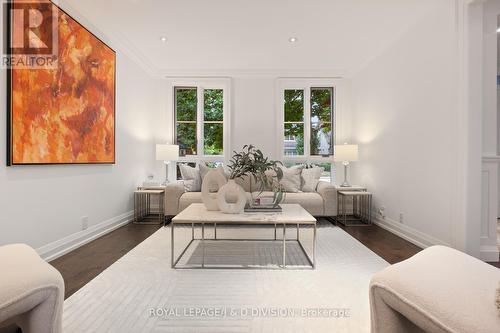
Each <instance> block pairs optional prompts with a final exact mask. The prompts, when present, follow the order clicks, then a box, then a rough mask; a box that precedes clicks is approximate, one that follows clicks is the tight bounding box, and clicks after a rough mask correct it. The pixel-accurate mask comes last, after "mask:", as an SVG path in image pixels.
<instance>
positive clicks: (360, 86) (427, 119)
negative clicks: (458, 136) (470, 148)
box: [352, 1, 457, 246]
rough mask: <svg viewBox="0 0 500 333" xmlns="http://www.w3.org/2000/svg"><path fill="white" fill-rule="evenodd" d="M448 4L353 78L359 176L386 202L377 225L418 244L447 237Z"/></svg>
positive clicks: (451, 17)
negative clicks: (358, 146) (401, 216)
mask: <svg viewBox="0 0 500 333" xmlns="http://www.w3.org/2000/svg"><path fill="white" fill-rule="evenodd" d="M453 4H454V1H441V4H440V5H439V6H436V8H435V10H433V11H432V12H429V13H428V14H427V15H426V16H425V18H424V19H422V20H421V21H419V22H418V23H417V24H415V25H414V26H413V27H411V28H410V29H408V30H407V31H406V32H405V33H404V34H403V35H402V36H401V38H400V39H399V40H397V41H395V42H394V43H393V44H392V45H391V46H390V47H389V48H387V49H386V50H385V52H383V53H382V54H380V55H379V56H378V57H376V58H375V59H373V60H372V61H371V62H370V63H369V64H367V66H366V67H364V68H363V69H362V70H361V71H359V72H358V73H357V74H356V75H354V76H353V82H352V84H353V88H352V91H353V108H354V115H353V117H354V119H353V127H354V137H355V138H356V141H358V143H359V144H360V162H359V163H358V165H359V168H358V173H357V175H358V177H357V178H358V182H360V183H362V184H365V185H367V186H368V188H370V189H371V190H372V191H373V192H374V209H375V210H378V209H379V208H380V207H382V206H383V207H385V216H386V217H385V219H382V218H381V217H380V219H379V220H378V223H380V224H381V225H382V226H384V227H386V228H388V229H390V230H392V231H394V232H396V233H398V234H400V235H402V236H404V237H406V238H408V239H411V240H412V241H414V242H415V243H417V244H419V245H421V246H427V245H430V244H452V242H453V239H452V238H453V237H452V227H453V226H452V225H453V223H454V222H453V220H452V216H453V214H452V210H453V209H455V207H452V200H451V198H452V195H453V192H452V188H453V179H452V175H453V172H452V170H453V169H454V168H455V166H454V164H453V160H454V156H453V154H452V147H453V133H454V130H453V128H452V126H453V119H454V118H456V114H455V112H456V110H455V108H454V105H453V101H454V100H456V99H457V95H456V90H455V89H456V76H455V69H456V65H455V64H456V62H455V59H456V57H457V51H456V44H455V43H456V42H455V41H456V35H455V30H454V28H455V9H454V7H453ZM401 213H402V214H403V218H402V223H401V222H400V214H401Z"/></svg>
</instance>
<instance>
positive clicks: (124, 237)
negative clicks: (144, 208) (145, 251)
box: [50, 223, 160, 298]
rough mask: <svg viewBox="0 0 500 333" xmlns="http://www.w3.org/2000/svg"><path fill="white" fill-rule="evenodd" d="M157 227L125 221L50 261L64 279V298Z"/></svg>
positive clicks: (157, 227)
mask: <svg viewBox="0 0 500 333" xmlns="http://www.w3.org/2000/svg"><path fill="white" fill-rule="evenodd" d="M159 228H160V226H155V225H137V224H133V223H130V224H127V225H125V226H123V227H121V228H119V229H116V230H114V231H112V232H110V233H109V234H106V235H104V236H102V237H101V238H98V239H96V240H94V241H92V242H90V243H87V244H85V245H83V246H82V247H79V248H78V249H76V250H74V251H72V252H69V253H67V254H65V255H63V256H62V257H59V258H57V259H55V260H53V261H51V262H50V264H51V265H52V266H54V267H55V268H56V269H57V270H58V271H59V272H61V274H62V276H63V278H64V284H65V298H68V297H69V296H71V295H72V294H73V293H75V292H76V291H77V290H78V289H80V288H81V287H83V286H84V285H86V284H87V283H88V282H89V281H90V280H92V279H93V278H95V277H96V276H97V275H99V273H101V272H102V271H104V270H105V269H106V268H108V267H109V266H111V264H113V263H114V262H115V261H117V260H118V259H120V258H121V257H122V256H124V255H125V254H126V253H127V252H129V251H130V250H132V249H133V248H134V247H135V246H136V245H138V244H139V243H141V242H142V241H143V240H145V239H146V238H148V237H149V236H151V235H152V234H153V233H154V232H155V231H156V230H158V229H159Z"/></svg>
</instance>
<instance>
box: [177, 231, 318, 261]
mask: <svg viewBox="0 0 500 333" xmlns="http://www.w3.org/2000/svg"><path fill="white" fill-rule="evenodd" d="M197 224H201V238H195V235H194V229H195V228H194V225H195V224H194V223H191V240H190V241H189V243H188V244H187V246H186V247H185V248H184V249H183V250H182V252H181V254H180V255H179V256H178V257H177V258H176V257H175V254H174V242H175V223H171V224H170V227H171V267H172V268H175V269H315V267H316V223H314V224H313V226H314V231H313V242H312V248H313V249H312V250H313V251H312V257H309V255H308V254H307V251H306V250H305V248H304V246H303V244H302V242H301V241H300V226H301V224H300V223H297V224H296V225H297V239H287V238H286V227H287V225H290V223H283V224H279V226H280V227H281V226H282V227H283V238H282V239H277V226H278V225H277V224H274V239H249V238H245V239H242V238H236V239H234V238H217V224H224V225H235V223H229V222H227V223H221V222H217V223H215V222H206V223H197ZM205 224H207V225H213V226H214V238H212V239H207V238H206V237H205ZM238 225H239V224H238ZM242 225H247V224H246V223H245V224H242ZM250 225H255V224H250ZM259 225H260V224H259ZM269 225H273V223H269ZM302 225H310V224H302ZM194 241H200V244H201V246H202V249H203V255H202V263H201V265H182V266H181V265H179V261H180V260H181V258H182V257H183V256H184V254H185V253H186V251H187V250H188V249H189V247H190V246H191V244H193V242H194ZM206 241H243V242H248V241H259V242H262V241H267V242H276V241H282V243H283V251H282V254H283V260H282V263H281V265H280V266H279V267H273V266H250V267H248V266H237V267H235V266H216V265H205V242H206ZM287 242H297V243H298V244H299V246H300V249H301V250H302V252H303V253H304V255H305V257H306V258H307V261H308V263H309V266H295V265H293V266H290V265H287V264H286V243H287Z"/></svg>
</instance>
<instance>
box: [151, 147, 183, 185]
mask: <svg viewBox="0 0 500 333" xmlns="http://www.w3.org/2000/svg"><path fill="white" fill-rule="evenodd" d="M156 160H157V161H163V162H164V163H165V175H166V177H165V185H166V184H167V183H168V166H169V164H170V162H174V161H177V160H179V146H178V145H169V144H157V145H156Z"/></svg>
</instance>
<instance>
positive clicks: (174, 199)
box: [165, 181, 185, 216]
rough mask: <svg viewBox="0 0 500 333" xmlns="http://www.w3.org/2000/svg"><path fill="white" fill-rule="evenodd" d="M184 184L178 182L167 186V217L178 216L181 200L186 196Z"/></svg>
mask: <svg viewBox="0 0 500 333" xmlns="http://www.w3.org/2000/svg"><path fill="white" fill-rule="evenodd" d="M184 192H185V190H184V183H183V182H182V181H176V182H172V183H168V184H167V186H165V215H167V216H170V215H177V214H178V213H179V200H180V198H181V196H182V195H183V194H184Z"/></svg>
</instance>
